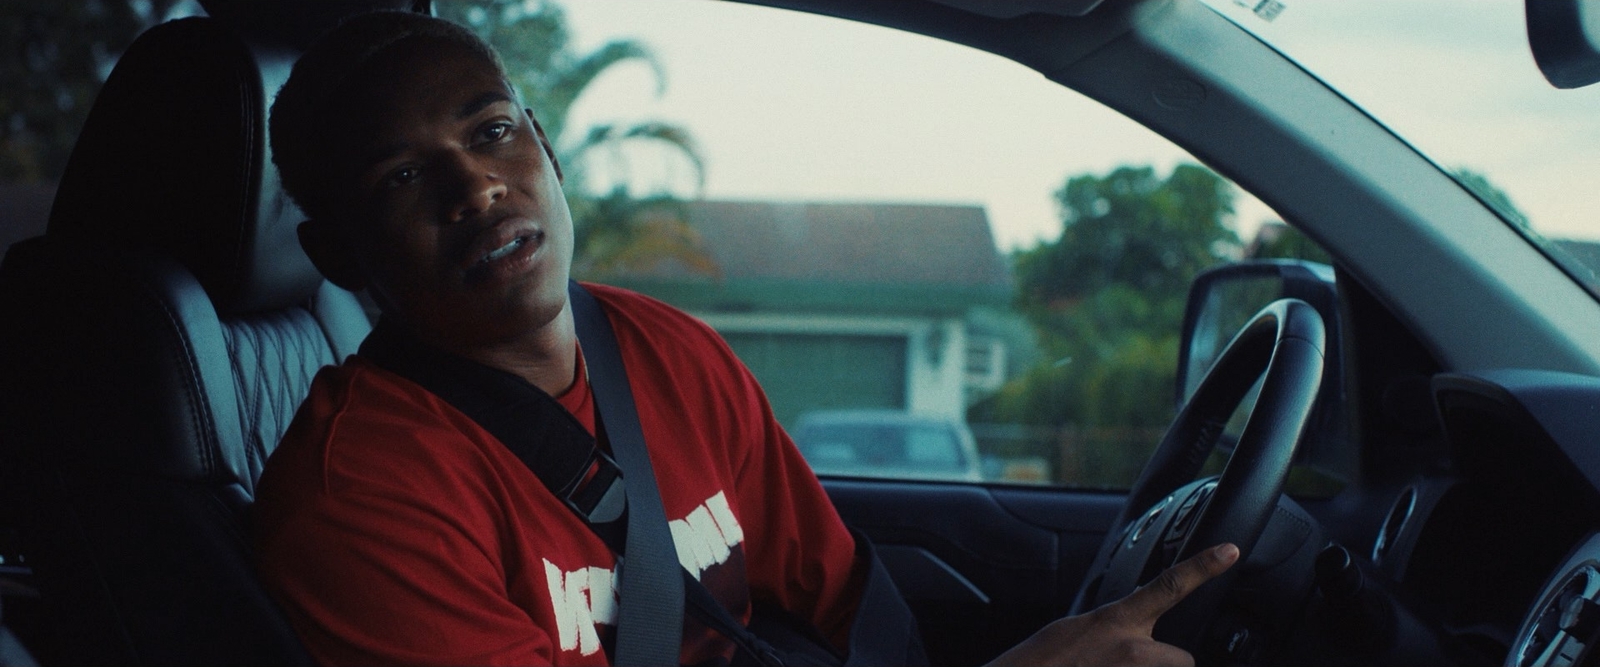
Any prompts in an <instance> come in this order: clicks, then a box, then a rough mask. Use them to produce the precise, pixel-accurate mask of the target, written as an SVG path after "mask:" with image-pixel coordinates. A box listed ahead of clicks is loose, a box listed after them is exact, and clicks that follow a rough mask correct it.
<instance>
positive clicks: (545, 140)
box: [522, 107, 566, 183]
mask: <svg viewBox="0 0 1600 667" xmlns="http://www.w3.org/2000/svg"><path fill="white" fill-rule="evenodd" d="M522 112H523V113H525V114H528V120H529V121H530V122H532V123H533V131H534V133H535V134H537V135H539V146H540V147H542V148H544V154H545V155H548V156H550V164H552V165H554V166H555V168H556V180H557V181H559V182H561V183H566V179H565V178H563V177H562V176H561V161H560V160H557V159H556V149H555V148H553V147H551V146H550V138H549V137H546V136H545V135H544V126H542V125H540V124H539V119H537V118H534V117H533V109H529V108H527V107H523V109H522Z"/></svg>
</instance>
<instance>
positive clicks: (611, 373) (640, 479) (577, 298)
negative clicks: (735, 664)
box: [567, 282, 684, 666]
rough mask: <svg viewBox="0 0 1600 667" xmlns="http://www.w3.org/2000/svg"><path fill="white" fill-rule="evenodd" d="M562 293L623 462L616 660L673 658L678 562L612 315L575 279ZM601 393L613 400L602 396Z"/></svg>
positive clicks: (663, 661)
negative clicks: (624, 533)
mask: <svg viewBox="0 0 1600 667" xmlns="http://www.w3.org/2000/svg"><path fill="white" fill-rule="evenodd" d="M567 293H568V298H569V301H570V302H571V304H572V317H573V320H574V322H575V324H576V327H577V330H578V342H579V344H580V345H582V346H583V353H584V356H585V357H586V358H587V359H588V360H589V364H588V366H589V384H590V386H591V387H593V391H594V395H595V397H596V401H595V409H596V410H598V411H599V413H600V422H601V423H602V424H603V425H604V426H603V427H602V428H603V429H604V430H605V437H606V438H607V439H608V440H609V442H610V443H611V455H612V457H613V458H615V459H616V462H617V467H618V468H621V469H622V476H623V480H624V491H625V492H626V494H627V498H628V518H627V520H628V537H627V553H626V555H625V556H624V557H623V562H622V564H621V566H620V567H621V569H622V572H621V573H620V575H619V578H620V579H621V582H620V587H621V592H622V604H621V606H620V608H619V609H618V611H617V635H616V650H615V656H614V660H613V661H614V662H615V664H617V665H623V666H631V665H675V664H678V654H679V650H680V646H681V645H682V643H683V595H684V591H683V578H682V577H683V575H682V572H681V570H682V569H683V566H682V565H680V564H679V563H678V551H677V547H675V546H674V545H673V542H672V532H671V530H670V529H669V528H668V526H667V514H666V510H665V509H663V508H662V506H661V495H660V494H659V493H658V491H657V489H656V473H655V469H654V467H653V466H651V465H650V452H649V451H648V450H646V449H645V444H644V431H643V430H642V429H641V428H640V427H639V415H638V413H637V412H636V411H635V410H634V407H633V389H632V388H631V387H629V386H628V375H627V371H626V370H625V369H624V368H623V366H622V353H621V350H619V349H618V348H617V339H616V336H615V335H614V334H613V333H612V331H611V322H610V320H607V319H606V314H605V312H604V311H602V310H601V309H600V304H599V303H598V302H596V301H595V299H594V295H592V294H590V293H589V291H588V290H586V289H583V288H582V287H581V286H579V285H578V284H577V283H575V282H574V283H572V284H571V286H570V288H569V289H568V290H567ZM600 396H614V397H616V400H608V401H602V400H599V397H600Z"/></svg>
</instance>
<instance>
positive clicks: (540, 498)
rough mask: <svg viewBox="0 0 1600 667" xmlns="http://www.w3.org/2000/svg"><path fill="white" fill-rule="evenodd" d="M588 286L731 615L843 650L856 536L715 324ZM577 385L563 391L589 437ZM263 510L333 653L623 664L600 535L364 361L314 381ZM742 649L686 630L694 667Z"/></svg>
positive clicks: (676, 522) (703, 572)
mask: <svg viewBox="0 0 1600 667" xmlns="http://www.w3.org/2000/svg"><path fill="white" fill-rule="evenodd" d="M589 289H590V291H591V292H593V293H594V295H595V297H596V298H597V299H599V300H600V302H601V303H602V304H603V305H604V306H605V310H606V312H607V314H608V315H609V317H610V320H611V323H612V326H613V328H614V329H615V330H616V336H617V342H618V345H619V346H620V347H621V350H622V355H623V358H624V363H625V364H626V366H627V369H628V379H629V384H630V385H631V387H632V389H633V395H634V397H635V400H636V401H637V409H638V412H639V421H640V424H641V426H642V427H643V430H644V435H645V440H646V442H647V445H648V447H649V449H650V454H651V460H652V462H653V465H654V467H655V472H656V477H657V479H658V481H659V485H660V491H661V497H662V502H663V504H664V506H665V509H666V514H667V518H668V519H669V521H670V523H671V532H672V536H673V541H674V543H675V546H676V547H677V551H678V557H679V561H680V562H682V563H683V564H684V566H685V567H687V568H688V569H689V571H690V572H695V573H697V574H698V575H699V578H700V580H701V582H702V583H704V584H705V585H706V587H707V588H708V589H710V590H711V592H712V594H713V595H715V596H716V597H717V599H718V600H719V601H721V602H722V603H723V604H724V606H726V607H727V608H728V609H729V610H731V611H733V612H734V614H735V615H736V616H746V617H747V615H748V613H749V609H750V605H751V603H752V601H754V600H763V601H768V602H772V603H775V604H777V605H779V606H781V607H783V608H784V609H787V610H789V611H790V612H792V613H794V614H796V615H798V616H800V617H801V618H808V619H810V620H811V621H812V622H813V623H815V624H816V625H817V627H818V628H819V629H820V630H822V632H823V633H824V635H825V636H828V637H831V638H833V639H834V640H835V643H838V644H841V645H842V643H843V640H844V638H845V637H846V636H847V634H848V628H849V624H850V621H851V620H852V616H853V613H854V609H855V605H856V603H857V600H858V598H859V596H860V590H859V586H860V584H859V582H858V581H856V580H855V579H854V577H853V568H854V564H853V561H854V548H855V547H854V540H853V539H852V538H851V537H850V534H849V533H848V532H847V531H846V529H845V527H844V525H843V523H842V522H841V521H840V520H839V517H838V514H837V513H835V511H834V510H833V506H832V505H831V504H830V503H829V501H828V498H827V496H826V495H825V494H824V493H823V491H822V488H821V486H820V485H819V484H818V483H817V480H816V478H815V476H813V475H812V474H811V471H810V468H809V467H807V465H806V463H805V461H804V460H803V459H802V458H801V457H800V454H799V452H798V451H797V450H796V449H795V447H794V444H793V442H792V441H790V440H789V437H788V436H787V435H786V434H785V433H784V432H783V430H782V428H781V427H779V425H778V423H777V421H776V420H775V419H774V418H773V416H772V411H771V408H770V407H769V406H768V405H767V401H766V397H765V396H764V395H763V394H762V392H761V389H760V387H759V386H757V384H756V381H755V379H754V378H753V377H752V376H751V375H750V373H749V371H748V370H747V369H745V367H744V366H743V365H742V364H741V363H740V362H739V361H738V359H737V358H736V357H735V356H734V355H733V353H732V352H731V351H730V350H729V349H728V347H727V345H726V344H725V343H723V342H722V340H721V338H719V337H718V336H717V335H716V334H715V333H714V332H713V331H711V329H710V328H709V327H707V326H705V325H704V324H703V323H701V322H699V321H698V320H695V319H693V318H691V317H689V316H687V315H685V314H683V313H681V312H679V311H677V310H674V309H673V308H671V307H670V306H667V305H665V304H662V303H660V302H658V301H655V300H652V299H649V298H647V297H644V296H641V295H638V294H634V293H632V292H627V291H624V290H619V289H615V288H607V287H603V286H598V285H591V286H589ZM579 379H580V382H579V384H578V385H577V386H575V387H574V388H573V389H572V390H570V391H568V392H567V393H566V394H565V395H563V396H562V397H561V401H562V404H563V405H564V406H566V407H567V408H568V409H569V410H573V411H574V412H575V413H576V415H577V416H578V417H579V420H580V421H581V422H583V423H584V425H585V426H586V427H587V428H589V429H590V430H591V432H592V431H593V428H594V417H593V401H592V400H591V399H590V398H589V396H588V385H587V383H586V382H583V381H582V380H583V379H582V377H581V376H580V378H579ZM253 519H254V520H253V533H254V535H253V537H254V541H255V547H256V554H257V558H258V563H257V565H258V570H259V572H260V574H261V578H262V580H263V582H264V583H265V584H266V586H267V588H268V590H269V591H271V592H272V593H273V595H274V596H275V597H276V598H277V599H278V601H279V602H280V603H281V604H282V605H283V607H284V608H285V611H286V612H287V614H288V616H289V619H290V621H291V623H292V624H293V625H294V627H295V629H296V631H297V632H298V633H299V634H300V637H301V638H302V639H303V640H304V641H305V643H306V646H307V647H308V648H309V649H310V651H311V654H312V656H313V657H315V658H316V659H317V661H318V662H321V663H324V664H350V663H358V664H373V663H397V664H432V665H441V664H450V665H501V664H504V665H529V664H558V665H566V664H573V665H577V664H605V662H606V654H605V652H604V651H603V650H602V646H601V641H602V638H604V637H609V635H610V633H611V632H612V630H613V628H614V624H615V622H616V609H617V607H616V604H617V594H616V582H617V578H616V570H615V560H614V558H613V556H612V554H611V552H610V551H609V550H608V549H607V548H606V546H605V544H604V543H602V542H601V541H600V539H599V538H598V537H596V536H595V535H594V533H593V532H591V531H590V530H589V528H588V527H587V526H586V525H584V524H583V523H582V522H581V521H580V520H579V519H578V518H577V517H576V516H575V515H574V514H573V513H572V511H571V510H569V509H567V508H566V506H564V505H563V504H562V503H561V502H560V501H558V500H557V499H556V498H555V496H553V495H552V494H551V493H550V492H549V490H547V489H546V488H545V486H544V485H543V484H542V483H540V482H539V480H538V478H536V477H534V475H533V473H532V472H530V471H529V470H528V469H527V467H526V466H525V465H524V464H523V463H522V462H521V461H520V460H518V459H517V458H516V456H514V455H513V454H512V453H511V452H510V450H508V449H507V448H506V447H505V446H503V445H502V444H501V443H500V442H499V441H497V440H495V438H494V437H493V436H491V435H490V434H489V433H488V432H486V431H484V430H483V429H481V428H479V426H478V425H477V424H476V423H475V422H473V421H472V420H471V419H469V418H468V417H466V416H465V415H463V414H461V413H460V412H459V411H457V410H456V409H454V408H453V407H451V406H450V405H449V404H447V403H445V402H443V401H442V400H440V399H439V398H437V397H435V396H433V395H432V394H430V393H428V392H427V391H425V390H423V389H422V388H421V387H419V386H417V385H416V384H414V383H412V382H410V381H408V380H406V379H403V378H401V377H399V376H397V375H395V374H393V373H390V372H388V371H386V370H384V369H382V368H379V367H377V366H376V365H374V364H373V363H371V362H369V361H367V360H365V359H363V358H362V357H360V356H359V355H358V356H355V357H352V358H351V359H350V360H349V361H348V362H347V363H345V364H344V365H342V366H338V367H330V368H324V369H323V370H322V371H321V372H319V373H318V374H317V378H316V380H315V382H314V383H313V384H312V388H311V393H310V396H309V397H308V398H307V399H306V401H305V403H304V404H302V406H301V407H300V411H299V413H298V414H297V415H296V416H295V420H294V422H293V424H291V426H290V427H289V430H288V433H287V434H286V435H285V436H284V441H283V443H282V444H281V445H280V446H279V447H278V449H277V451H276V452H275V453H274V454H273V455H272V457H271V459H270V460H269V461H268V462H267V466H266V470H265V471H264V472H263V473H262V476H261V483H260V485H259V486H258V490H257V498H256V504H255V508H254V516H253ZM731 650H732V649H731V646H730V645H728V644H727V643H726V642H725V641H723V640H722V639H721V638H720V637H718V636H716V635H715V634H714V633H711V632H710V631H709V630H706V629H705V628H702V627H700V626H699V625H698V624H696V623H694V622H692V621H690V622H687V623H686V629H685V634H684V648H683V653H682V656H681V657H682V659H683V661H684V662H685V663H695V662H701V661H703V660H706V659H710V658H715V657H717V656H719V655H721V656H726V655H728V654H729V653H730V651H731Z"/></svg>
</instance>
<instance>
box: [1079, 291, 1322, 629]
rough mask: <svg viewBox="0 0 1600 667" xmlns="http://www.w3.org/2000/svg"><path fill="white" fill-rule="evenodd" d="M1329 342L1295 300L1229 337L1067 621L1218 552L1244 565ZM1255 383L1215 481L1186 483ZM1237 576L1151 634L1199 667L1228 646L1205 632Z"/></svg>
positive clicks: (1316, 319)
mask: <svg viewBox="0 0 1600 667" xmlns="http://www.w3.org/2000/svg"><path fill="white" fill-rule="evenodd" d="M1325 341H1326V330H1325V329H1324V326H1323V322H1322V317H1321V316H1320V315H1318V314H1317V311H1316V309H1315V308H1313V307H1312V306H1311V305H1310V304H1308V303H1306V302H1304V301H1299V300H1296V299H1280V300H1278V301H1274V302H1273V303H1271V304H1268V305H1267V307H1266V308H1263V309H1262V310H1261V312H1259V313H1257V314H1256V315H1255V317H1253V318H1251V319H1250V322H1249V323H1248V324H1246V325H1245V326H1244V328H1243V329H1241V330H1240V331H1239V333H1238V334H1237V335H1236V336H1234V338H1233V341H1232V342H1230V343H1229V344H1228V347H1227V349H1226V350H1224V351H1223V353H1222V355H1221V357H1219V359H1218V360H1217V362H1216V364H1215V365H1214V366H1212V368H1211V371H1210V372H1208V373H1207V374H1206V376H1205V379H1204V380H1202V381H1201V382H1200V386H1199V388H1198V389H1196V390H1195V393H1194V395H1193V397H1192V398H1190V399H1189V402H1188V404H1187V405H1185V406H1184V407H1183V409H1182V410H1181V411H1179V413H1178V417H1177V419H1176V420H1175V421H1174V422H1173V423H1172V426H1171V428H1169V429H1168V430H1167V434H1166V436H1165V437H1163V438H1162V440H1161V444H1160V446H1158V447H1157V448H1156V451H1155V454H1154V455H1152V456H1151V458H1150V462H1149V463H1148V464H1146V466H1145V469H1144V472H1143V473H1141V474H1140V475H1139V479H1138V481H1136V482H1134V485H1133V489H1132V490H1131V491H1130V492H1129V494H1128V500H1127V503H1126V504H1125V505H1124V506H1123V509H1122V513H1121V514H1120V515H1119V516H1118V517H1117V521H1116V523H1114V524H1112V530H1111V531H1110V532H1109V533H1108V534H1107V535H1106V541H1105V543H1104V544H1102V545H1101V547H1100V553H1099V555H1098V556H1097V557H1096V558H1095V562H1094V565H1093V566H1092V568H1091V569H1090V570H1089V576H1088V577H1086V578H1085V579H1084V585H1083V587H1082V588H1080V589H1079V591H1078V596H1077V599H1076V600H1075V601H1074V602H1073V609H1072V613H1074V614H1079V613H1083V612H1085V611H1088V610H1089V609H1093V608H1095V607H1098V606H1100V605H1102V604H1106V603H1108V602H1111V601H1114V600H1118V599H1121V598H1123V597H1125V596H1126V595H1128V594H1129V593H1131V592H1133V590H1134V589H1135V588H1137V587H1138V586H1140V585H1143V584H1144V583H1146V582H1148V581H1149V580H1150V579H1152V578H1154V577H1155V576H1156V575H1158V574H1160V573H1161V571H1162V570H1164V569H1166V568H1167V567H1169V566H1171V565H1172V564H1174V563H1176V562H1178V561H1179V560H1182V559H1184V558H1188V557H1190V556H1192V555H1194V554H1196V553H1199V552H1200V551H1202V550H1204V549H1206V548H1209V547H1211V546H1213V545H1215V544H1219V543H1222V542H1232V543H1233V544H1235V545H1237V546H1238V547H1239V552H1240V557H1239V561H1238V562H1239V563H1240V565H1242V564H1244V563H1245V561H1246V560H1247V559H1248V558H1249V556H1250V552H1251V549H1252V548H1254V547H1255V545H1256V542H1257V540H1258V539H1259V538H1260V537H1261V534H1262V532H1263V531H1264V530H1265V529H1266V526H1267V521H1268V519H1270V518H1271V517H1272V514H1273V511H1274V510H1275V509H1276V508H1277V506H1278V499H1279V497H1280V496H1281V494H1282V492H1283V483H1284V479H1285V478H1286V477H1287V476H1288V474H1289V466H1290V464H1291V463H1292V462H1293V460H1294V450H1295V445H1296V444H1297V443H1298V442H1299V440H1300V436H1301V434H1302V432H1303V431H1304V430H1305V426H1306V422H1307V420H1308V419H1309V418H1310V415H1311V408H1312V405H1313V403H1314V402H1315V400H1316V396H1317V390H1318V387H1319V386H1320V385H1321V381H1322V366H1323V356H1324V355H1323V351H1324V346H1325ZM1258 377H1261V378H1263V380H1262V385H1261V394H1260V397H1259V398H1258V399H1257V400H1256V404H1255V407H1254V409H1253V410H1252V411H1251V413H1250V416H1249V420H1248V421H1247V422H1246V424H1245V427H1244V431H1243V433H1242V434H1241V435H1240V437H1239V442H1238V444H1237V445H1236V446H1235V447H1234V450H1233V454H1232V456H1230V457H1229V458H1228V463H1227V466H1226V467H1225V468H1224V469H1223V472H1222V475H1221V477H1219V478H1216V479H1213V480H1199V481H1194V479H1195V476H1196V475H1197V474H1198V473H1199V472H1200V467H1201V465H1202V464H1203V463H1204V462H1205V460H1206V457H1207V456H1208V455H1210V453H1211V450H1212V449H1213V448H1214V447H1215V446H1216V443H1217V439H1218V437H1219V436H1221V434H1222V431H1223V427H1224V425H1225V424H1226V423H1227V421H1228V418H1229V417H1230V416H1231V415H1232V414H1233V412H1234V410H1235V409H1237V408H1238V406H1239V403H1240V401H1241V400H1243V399H1244V397H1245V394H1246V393H1248V392H1249V391H1250V387H1251V386H1252V385H1254V384H1255V381H1256V379H1257V378H1258ZM1240 569H1241V567H1240V566H1238V565H1236V566H1235V567H1233V568H1232V569H1230V570H1229V571H1228V572H1227V573H1225V574H1224V575H1222V576H1221V577H1218V578H1217V579H1215V580H1212V581H1211V582H1209V583H1207V584H1206V585H1204V586H1202V587H1201V588H1200V589H1198V590H1196V591H1195V592H1194V593H1192V594H1190V595H1189V597H1188V598H1186V599H1185V600H1184V601H1183V603H1181V604H1179V605H1178V606H1177V607H1174V608H1173V609H1172V610H1171V611H1168V612H1167V614H1166V615H1164V616H1163V617H1162V619H1161V622H1160V623H1158V624H1157V625H1156V630H1155V634H1156V638H1157V639H1159V640H1161V641H1164V642H1167V643H1170V644H1175V645H1177V646H1180V647H1182V648H1185V649H1187V650H1189V651H1190V652H1192V653H1194V654H1195V656H1196V659H1197V660H1201V659H1202V655H1203V654H1210V653H1212V652H1213V651H1212V650H1211V649H1212V648H1213V647H1214V646H1215V645H1216V644H1218V643H1223V644H1226V643H1228V640H1229V638H1228V637H1219V638H1208V634H1207V633H1208V626H1209V625H1210V622H1211V620H1212V619H1214V618H1216V617H1217V615H1218V612H1219V611H1221V609H1222V602H1223V597H1224V594H1225V593H1226V592H1227V589H1228V587H1229V586H1230V585H1231V583H1232V582H1233V579H1234V577H1235V576H1236V575H1237V571H1238V570H1240ZM1224 650H1225V649H1224Z"/></svg>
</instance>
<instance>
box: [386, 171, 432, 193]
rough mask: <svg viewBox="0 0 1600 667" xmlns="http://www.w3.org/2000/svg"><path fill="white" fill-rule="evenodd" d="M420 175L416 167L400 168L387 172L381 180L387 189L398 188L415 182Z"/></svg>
mask: <svg viewBox="0 0 1600 667" xmlns="http://www.w3.org/2000/svg"><path fill="white" fill-rule="evenodd" d="M421 175H422V170H421V169H418V168H416V167H401V168H399V169H396V170H394V171H391V172H389V175H388V176H385V177H384V179H383V184H384V185H385V186H388V187H391V188H393V187H399V186H402V185H405V184H407V183H410V182H412V181H415V180H417V178H418V177H420V176H421Z"/></svg>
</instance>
